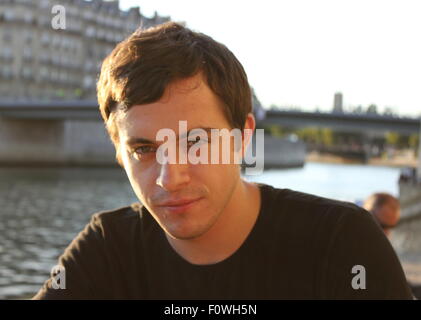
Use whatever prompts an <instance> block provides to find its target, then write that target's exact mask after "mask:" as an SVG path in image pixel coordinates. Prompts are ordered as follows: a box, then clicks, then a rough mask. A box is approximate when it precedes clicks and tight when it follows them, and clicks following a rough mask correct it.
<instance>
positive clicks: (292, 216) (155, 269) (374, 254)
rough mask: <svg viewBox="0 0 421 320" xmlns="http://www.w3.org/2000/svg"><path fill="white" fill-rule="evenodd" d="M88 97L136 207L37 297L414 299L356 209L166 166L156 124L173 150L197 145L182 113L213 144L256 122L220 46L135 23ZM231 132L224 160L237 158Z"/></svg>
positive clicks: (108, 224)
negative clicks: (60, 283) (94, 95)
mask: <svg viewBox="0 0 421 320" xmlns="http://www.w3.org/2000/svg"><path fill="white" fill-rule="evenodd" d="M98 102H99V105H100V110H101V114H102V116H103V118H104V121H105V124H106V128H107V130H108V132H109V134H110V137H111V140H112V141H113V143H114V145H115V148H116V157H117V161H118V162H119V164H120V165H121V166H122V167H123V168H124V170H125V171H126V173H127V176H128V179H129V181H130V183H131V185H132V187H133V190H134V191H135V193H136V195H137V196H138V198H139V200H140V202H141V203H142V205H140V204H133V205H132V206H129V207H124V208H120V209H117V210H112V211H108V212H102V213H97V214H95V215H94V216H93V218H92V220H91V222H90V223H89V224H88V225H87V226H86V228H85V229H84V230H83V232H81V233H80V234H79V235H78V237H77V238H76V239H74V240H73V241H72V243H71V244H70V245H69V247H68V248H67V249H66V251H65V252H64V254H63V255H62V256H61V257H60V259H59V264H60V266H61V268H62V269H63V270H64V271H65V275H66V278H65V283H66V288H65V289H54V287H57V283H55V278H54V277H55V276H52V277H51V279H49V280H48V281H46V283H45V284H44V286H43V288H41V290H40V291H39V292H38V294H37V295H36V296H35V299H76V298H78V299H355V298H356V299H373V298H374V299H376V298H380V299H382V298H384V299H406V298H408V299H410V298H411V294H410V292H409V289H408V287H407V284H406V282H405V277H404V274H403V271H402V267H401V265H400V263H399V261H398V259H397V257H396V255H395V253H394V251H393V249H392V247H391V246H390V244H389V242H388V241H387V239H386V238H385V237H384V235H383V234H382V232H381V230H380V229H379V228H378V226H377V225H376V224H375V222H374V220H373V219H372V217H371V216H370V215H369V214H368V213H367V212H366V211H364V210H362V209H360V208H358V207H357V206H355V205H353V204H350V203H345V202H339V201H335V200H330V199H325V198H321V197H317V196H313V195H309V194H304V193H300V192H295V191H292V190H288V189H276V188H273V187H272V186H269V185H265V184H255V183H249V182H247V181H245V180H243V179H242V178H241V175H240V165H239V164H238V163H237V162H235V163H234V162H229V163H221V162H220V161H219V162H218V161H216V162H215V163H214V162H212V163H209V162H206V161H205V162H200V163H198V164H197V163H192V162H193V161H192V159H190V158H189V161H187V162H182V161H175V162H174V161H169V160H168V159H167V161H162V160H163V159H162V157H163V154H165V152H161V151H162V150H161V149H160V148H161V147H162V145H163V143H162V141H163V140H160V139H158V137H159V136H160V135H161V133H162V131H161V130H167V129H168V130H169V131H171V132H175V133H176V135H177V136H176V140H177V143H178V142H179V143H180V147H179V148H178V147H176V150H175V151H177V152H176V153H178V155H179V156H180V155H183V156H184V155H186V154H187V153H188V154H189V156H190V155H191V153H190V148H192V149H193V148H195V145H194V144H190V143H191V142H195V141H196V140H194V139H193V140H190V138H189V141H188V142H187V143H186V141H185V140H186V131H184V130H181V129H180V128H181V126H180V123H181V122H182V121H185V123H186V124H187V128H188V130H187V131H188V132H193V131H196V133H197V132H199V133H200V132H201V134H203V132H205V137H204V139H199V142H200V143H201V144H202V145H205V146H206V145H207V144H209V145H210V147H211V149H212V148H213V147H214V146H215V145H217V146H218V144H217V143H218V142H219V138H218V137H216V138H215V137H214V136H213V135H212V136H210V134H209V131H210V130H212V129H218V130H221V131H222V130H224V129H226V130H230V129H240V130H241V132H245V130H254V128H255V120H254V117H253V115H252V113H251V112H252V106H251V92H250V86H249V84H248V80H247V76H246V73H245V72H244V70H243V67H242V66H241V64H240V63H239V61H238V60H237V59H236V58H235V56H234V55H233V54H232V52H231V51H229V50H228V49H227V48H226V47H225V46H224V45H222V44H220V43H218V42H216V41H214V40H213V39H212V38H210V37H208V36H206V35H204V34H201V33H196V32H192V31H191V30H189V29H187V28H185V27H184V26H182V25H180V24H177V23H173V22H170V23H166V24H163V25H160V26H158V27H155V28H151V29H148V30H144V31H139V32H136V33H134V34H133V35H131V36H130V37H129V38H128V39H127V40H125V41H123V42H122V43H120V44H119V45H117V47H116V48H115V49H114V50H113V52H112V53H111V54H110V55H109V56H108V57H107V58H106V60H105V61H104V63H103V66H102V70H101V75H100V78H99V82H98ZM240 138H241V141H240V142H241V149H240V150H239V149H238V148H237V147H235V144H234V146H232V145H231V144H229V145H228V147H226V146H225V147H222V148H220V149H219V151H221V152H222V155H226V154H228V155H229V156H230V159H232V157H231V156H234V155H235V154H238V153H240V155H241V156H242V157H243V156H244V150H245V147H246V146H247V144H248V142H249V137H247V136H246V135H245V134H244V135H241V136H240ZM168 140H170V138H168ZM168 140H167V141H168ZM167 141H166V142H167ZM183 141H184V143H185V144H183ZM203 141H205V142H203ZM166 142H165V143H166ZM181 145H184V146H186V145H187V147H181ZM217 150H218V148H217ZM170 151H171V150H170ZM170 151H169V152H168V155H170V153H171V152H170ZM196 151H197V152H198V153H200V154H202V151H203V152H204V150H202V149H200V150H198V149H196ZM202 155H203V154H202ZM176 156H177V154H176ZM176 156H175V158H177V157H176ZM180 157H181V156H180ZM207 157H208V155H205V157H204V158H205V160H206V159H207ZM169 158H171V159H170V160H174V155H172V156H169ZM216 160H221V159H220V158H217V159H216ZM385 274H387V275H390V274H392V275H393V276H391V277H388V278H387V277H385V276H384V275H385Z"/></svg>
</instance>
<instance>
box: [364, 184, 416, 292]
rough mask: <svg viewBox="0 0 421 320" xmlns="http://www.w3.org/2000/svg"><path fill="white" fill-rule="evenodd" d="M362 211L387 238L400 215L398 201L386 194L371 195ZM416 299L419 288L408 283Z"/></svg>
mask: <svg viewBox="0 0 421 320" xmlns="http://www.w3.org/2000/svg"><path fill="white" fill-rule="evenodd" d="M364 209H366V210H367V211H368V212H370V213H371V214H372V215H373V217H374V219H375V220H376V222H377V223H378V224H379V226H380V227H381V228H382V230H383V232H384V233H385V235H386V236H387V237H390V234H391V233H390V232H391V230H392V229H393V228H394V227H396V225H397V224H398V222H399V218H400V215H401V212H400V204H399V200H398V199H397V198H395V197H394V196H392V195H391V194H389V193H386V192H378V193H373V194H372V195H371V196H369V197H368V198H367V199H366V200H365V202H364ZM409 287H410V288H411V291H412V292H413V294H414V296H415V297H416V298H417V299H421V286H420V285H415V284H411V283H409Z"/></svg>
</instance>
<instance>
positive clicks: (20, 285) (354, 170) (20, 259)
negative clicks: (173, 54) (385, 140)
mask: <svg viewBox="0 0 421 320" xmlns="http://www.w3.org/2000/svg"><path fill="white" fill-rule="evenodd" d="M398 177H399V169H397V168H388V167H374V166H365V165H340V164H319V163H307V164H306V165H305V167H304V168H300V169H285V170H269V171H265V172H264V173H263V174H261V175H259V176H247V177H246V179H247V180H250V181H258V182H264V183H267V184H271V185H273V186H275V187H279V188H290V189H293V190H298V191H303V192H308V193H313V194H317V195H320V196H324V197H329V198H335V199H338V200H345V201H351V202H357V203H358V202H360V201H362V200H363V199H364V198H365V197H367V196H368V195H369V194H370V193H372V192H378V191H386V192H390V193H392V194H394V195H396V196H397V195H398V192H399V190H398V186H397V179H398ZM136 201H137V199H136V196H135V195H134V193H133V191H132V190H131V187H130V184H129V182H128V180H127V177H126V176H125V173H124V172H123V171H122V170H121V169H93V168H86V169H82V168H75V169H33V168H32V169H21V168H19V169H10V168H7V169H6V168H3V169H0V299H9V298H12V299H13V298H27V297H31V296H32V295H33V294H34V293H35V292H36V291H38V289H39V288H40V286H41V285H42V283H43V282H44V281H45V280H46V279H47V278H48V276H49V273H50V270H51V268H52V267H53V266H54V265H55V264H56V263H57V258H58V256H59V255H60V254H61V253H62V252H63V250H64V248H65V247H66V246H67V245H68V244H69V243H70V241H71V240H72V239H73V238H74V237H75V236H76V235H77V233H78V232H80V231H81V230H82V229H83V227H84V226H85V224H86V223H88V221H89V219H90V217H91V215H92V214H93V213H95V212H98V211H101V210H109V209H113V208H118V207H121V206H125V205H128V204H130V203H132V202H136ZM391 241H392V244H393V245H394V247H395V249H396V251H397V253H398V255H399V257H400V258H401V261H402V264H403V266H404V269H405V272H406V274H407V276H408V278H409V279H410V280H411V281H417V282H421V219H418V220H414V221H411V222H409V223H405V224H402V225H400V226H398V228H396V229H395V230H394V231H393V233H392V238H391Z"/></svg>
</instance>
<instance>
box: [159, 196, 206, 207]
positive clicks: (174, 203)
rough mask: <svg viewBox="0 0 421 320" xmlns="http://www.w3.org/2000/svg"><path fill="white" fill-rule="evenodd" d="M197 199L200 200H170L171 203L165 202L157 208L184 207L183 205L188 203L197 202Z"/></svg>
mask: <svg viewBox="0 0 421 320" xmlns="http://www.w3.org/2000/svg"><path fill="white" fill-rule="evenodd" d="M199 199H201V198H195V199H179V200H171V201H166V202H164V203H162V204H160V205H158V207H178V206H184V205H187V204H189V203H192V202H195V201H197V200H199Z"/></svg>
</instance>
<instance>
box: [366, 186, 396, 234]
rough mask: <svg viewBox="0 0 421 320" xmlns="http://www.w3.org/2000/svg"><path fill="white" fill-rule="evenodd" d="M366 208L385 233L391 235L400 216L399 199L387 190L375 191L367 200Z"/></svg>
mask: <svg viewBox="0 0 421 320" xmlns="http://www.w3.org/2000/svg"><path fill="white" fill-rule="evenodd" d="M364 209H366V210H367V211H369V212H370V213H371V214H372V215H373V216H374V218H375V220H376V222H377V223H378V224H379V226H380V227H381V228H382V230H383V232H384V233H385V235H386V236H390V231H391V229H392V228H394V227H395V226H396V225H397V223H398V221H399V218H400V205H399V200H398V199H396V198H395V197H394V196H392V195H391V194H388V193H385V192H378V193H373V194H372V195H371V196H370V197H368V198H367V199H366V200H365V202H364Z"/></svg>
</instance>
